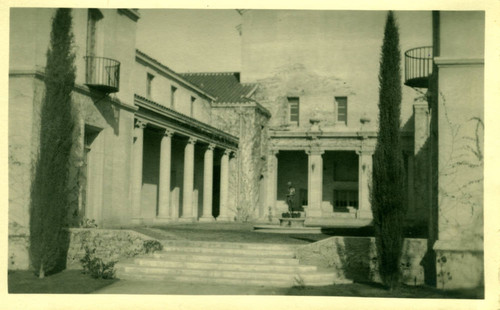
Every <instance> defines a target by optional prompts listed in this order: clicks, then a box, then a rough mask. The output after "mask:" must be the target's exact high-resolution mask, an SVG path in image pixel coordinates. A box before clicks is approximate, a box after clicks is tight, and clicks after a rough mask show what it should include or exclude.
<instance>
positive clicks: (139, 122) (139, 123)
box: [134, 119, 148, 129]
mask: <svg viewBox="0 0 500 310" xmlns="http://www.w3.org/2000/svg"><path fill="white" fill-rule="evenodd" d="M147 125H148V123H147V122H146V121H144V120H141V119H136V120H135V124H134V127H135V128H139V129H144V128H146V126H147Z"/></svg>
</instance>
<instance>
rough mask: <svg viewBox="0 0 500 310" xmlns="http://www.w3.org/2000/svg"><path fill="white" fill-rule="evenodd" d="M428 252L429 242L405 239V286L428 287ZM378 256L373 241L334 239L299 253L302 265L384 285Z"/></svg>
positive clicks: (403, 270) (403, 275) (304, 247)
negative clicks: (426, 274)
mask: <svg viewBox="0 0 500 310" xmlns="http://www.w3.org/2000/svg"><path fill="white" fill-rule="evenodd" d="M426 251H427V240H426V239H405V241H404V244H403V255H402V257H401V265H400V272H401V273H400V275H401V282H402V283H405V284H407V285H422V284H424V267H423V266H422V265H421V263H422V260H423V258H424V255H425V253H426ZM376 253H377V250H376V246H375V238H373V237H331V238H328V239H324V240H321V241H318V242H315V243H312V244H309V245H306V246H302V247H300V248H298V249H297V257H298V258H299V260H300V261H301V263H304V264H311V265H317V266H319V267H320V268H322V269H327V270H330V271H336V272H337V273H338V274H339V276H341V277H345V278H347V279H351V280H354V281H374V282H381V280H380V275H379V273H378V262H377V254H376Z"/></svg>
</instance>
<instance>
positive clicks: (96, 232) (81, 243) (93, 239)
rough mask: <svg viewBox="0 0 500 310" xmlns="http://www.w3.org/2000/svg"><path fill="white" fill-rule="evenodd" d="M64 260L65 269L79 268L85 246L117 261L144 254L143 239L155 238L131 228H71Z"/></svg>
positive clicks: (108, 258) (97, 254) (104, 257)
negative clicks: (66, 256) (66, 254)
mask: <svg viewBox="0 0 500 310" xmlns="http://www.w3.org/2000/svg"><path fill="white" fill-rule="evenodd" d="M70 231H71V240H70V244H69V249H68V258H67V260H66V264H67V265H66V268H67V269H81V268H82V265H81V264H80V259H82V258H83V257H84V255H85V247H89V248H90V249H92V248H95V249H96V252H95V255H96V256H97V257H100V258H102V259H104V260H106V261H119V260H123V259H126V258H130V257H134V256H137V255H141V254H145V253H146V249H145V247H144V241H147V240H155V239H154V238H151V237H149V236H146V235H143V234H141V233H138V232H136V231H132V230H119V229H116V230H113V229H95V228H87V229H86V228H72V229H71V230H70Z"/></svg>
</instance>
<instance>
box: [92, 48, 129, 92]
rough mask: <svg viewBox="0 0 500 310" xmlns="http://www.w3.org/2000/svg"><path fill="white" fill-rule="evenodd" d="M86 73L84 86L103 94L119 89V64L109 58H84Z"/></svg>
mask: <svg viewBox="0 0 500 310" xmlns="http://www.w3.org/2000/svg"><path fill="white" fill-rule="evenodd" d="M84 58H85V60H86V62H87V71H86V75H85V84H86V85H87V86H88V87H90V88H95V89H98V90H100V91H102V92H105V93H116V92H117V91H118V90H119V89H120V62H119V61H116V60H114V59H111V58H106V57H96V56H85V57H84Z"/></svg>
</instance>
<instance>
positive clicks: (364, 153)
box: [356, 149, 375, 156]
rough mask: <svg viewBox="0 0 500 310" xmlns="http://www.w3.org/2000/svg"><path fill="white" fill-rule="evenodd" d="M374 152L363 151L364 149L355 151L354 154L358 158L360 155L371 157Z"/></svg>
mask: <svg viewBox="0 0 500 310" xmlns="http://www.w3.org/2000/svg"><path fill="white" fill-rule="evenodd" d="M374 152H375V151H374V150H365V149H361V150H356V154H358V155H359V156H361V155H367V156H371V155H373V153H374Z"/></svg>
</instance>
